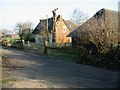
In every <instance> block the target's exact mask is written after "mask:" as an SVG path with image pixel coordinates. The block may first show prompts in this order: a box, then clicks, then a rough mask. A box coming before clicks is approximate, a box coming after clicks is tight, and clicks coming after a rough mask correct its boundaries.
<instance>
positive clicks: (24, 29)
mask: <svg viewBox="0 0 120 90" xmlns="http://www.w3.org/2000/svg"><path fill="white" fill-rule="evenodd" d="M16 27H17V30H18V34H19V36H20V40H21V42H22V40H23V35H24V34H25V33H30V32H31V31H30V30H31V28H32V23H31V22H24V23H17V24H16Z"/></svg>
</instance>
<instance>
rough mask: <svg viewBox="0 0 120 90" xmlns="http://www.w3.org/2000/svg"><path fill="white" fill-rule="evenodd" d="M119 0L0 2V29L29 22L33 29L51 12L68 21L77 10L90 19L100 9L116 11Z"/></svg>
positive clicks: (23, 0)
mask: <svg viewBox="0 0 120 90" xmlns="http://www.w3.org/2000/svg"><path fill="white" fill-rule="evenodd" d="M118 1H119V0H0V29H3V28H5V29H10V30H12V29H14V27H15V24H16V23H17V22H25V21H30V22H32V23H33V27H35V26H36V25H37V24H38V22H39V19H40V18H42V17H43V18H46V15H48V17H51V16H52V10H53V9H54V8H58V11H57V14H60V15H62V16H63V18H64V19H69V18H70V14H71V12H72V10H73V9H75V8H78V9H80V10H82V11H83V12H85V13H87V14H88V16H89V17H92V15H94V14H95V13H96V12H97V11H98V10H100V9H101V8H106V9H112V10H118Z"/></svg>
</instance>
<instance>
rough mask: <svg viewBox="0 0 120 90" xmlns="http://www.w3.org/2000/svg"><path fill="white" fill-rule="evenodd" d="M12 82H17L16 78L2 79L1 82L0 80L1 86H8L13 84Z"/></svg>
mask: <svg viewBox="0 0 120 90" xmlns="http://www.w3.org/2000/svg"><path fill="white" fill-rule="evenodd" d="M14 81H17V78H15V77H11V78H7V79H2V80H0V83H2V84H8V83H10V82H14Z"/></svg>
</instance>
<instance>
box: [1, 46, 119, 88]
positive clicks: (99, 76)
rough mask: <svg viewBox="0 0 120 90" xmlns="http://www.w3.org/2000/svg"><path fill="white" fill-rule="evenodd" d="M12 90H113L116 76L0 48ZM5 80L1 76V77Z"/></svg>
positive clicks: (99, 70) (65, 62) (85, 66)
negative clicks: (88, 89) (5, 60)
mask: <svg viewBox="0 0 120 90" xmlns="http://www.w3.org/2000/svg"><path fill="white" fill-rule="evenodd" d="M3 54H4V55H5V57H6V58H7V59H8V61H9V63H10V64H9V65H8V66H12V67H14V68H13V69H12V70H11V71H10V75H11V76H12V77H16V78H18V81H15V83H12V85H11V87H13V88H20V87H21V88H22V87H23V88H25V87H26V88H116V87H118V72H113V71H108V70H102V69H98V68H95V67H91V66H87V65H81V64H75V63H73V62H68V61H64V60H61V59H58V58H55V57H48V56H43V55H37V54H34V53H31V52H24V51H18V50H13V49H5V48H3ZM3 76H4V75H3Z"/></svg>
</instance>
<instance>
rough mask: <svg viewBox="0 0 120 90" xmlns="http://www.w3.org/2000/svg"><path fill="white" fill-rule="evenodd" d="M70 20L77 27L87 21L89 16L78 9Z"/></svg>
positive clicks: (73, 12)
mask: <svg viewBox="0 0 120 90" xmlns="http://www.w3.org/2000/svg"><path fill="white" fill-rule="evenodd" d="M70 18H71V20H72V21H73V23H75V24H76V25H77V26H80V25H81V24H82V23H83V22H85V21H87V19H88V16H87V14H85V13H84V12H83V11H81V10H79V9H78V8H76V9H74V10H73V11H72V14H71V16H70Z"/></svg>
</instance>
